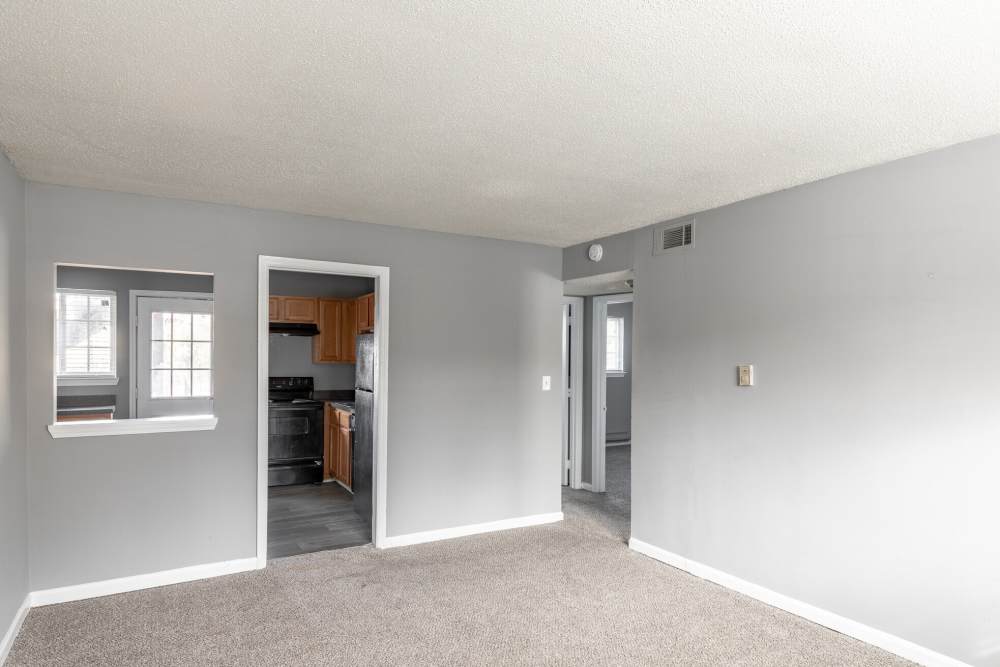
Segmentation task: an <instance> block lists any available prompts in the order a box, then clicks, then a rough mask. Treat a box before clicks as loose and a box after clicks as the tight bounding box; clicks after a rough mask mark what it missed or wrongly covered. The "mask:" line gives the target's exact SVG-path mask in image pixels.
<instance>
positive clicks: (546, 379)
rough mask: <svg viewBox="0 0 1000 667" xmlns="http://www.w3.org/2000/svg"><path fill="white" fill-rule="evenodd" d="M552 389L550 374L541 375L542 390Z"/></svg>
mask: <svg viewBox="0 0 1000 667" xmlns="http://www.w3.org/2000/svg"><path fill="white" fill-rule="evenodd" d="M551 389H552V376H551V375H543V376H542V391H549V390H551Z"/></svg>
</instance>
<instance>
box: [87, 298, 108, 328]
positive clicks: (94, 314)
mask: <svg viewBox="0 0 1000 667" xmlns="http://www.w3.org/2000/svg"><path fill="white" fill-rule="evenodd" d="M88 319H90V320H96V321H98V322H110V321H111V298H110V297H107V296H92V297H90V315H89V317H88Z"/></svg>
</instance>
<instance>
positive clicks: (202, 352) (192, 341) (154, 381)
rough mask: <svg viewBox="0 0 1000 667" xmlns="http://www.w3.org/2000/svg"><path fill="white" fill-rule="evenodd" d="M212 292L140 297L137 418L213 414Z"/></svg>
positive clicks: (138, 303) (137, 334)
mask: <svg viewBox="0 0 1000 667" xmlns="http://www.w3.org/2000/svg"><path fill="white" fill-rule="evenodd" d="M214 305H215V301H214V299H213V297H212V295H210V294H209V295H191V296H185V297H183V298H180V297H158V296H139V297H137V298H136V317H137V322H136V351H135V360H136V368H135V371H136V377H135V380H134V382H135V388H136V399H135V414H134V415H133V416H135V417H138V418H143V417H164V416H173V415H203V414H212V393H213V392H212V388H213V378H212V344H213V340H214V332H215V326H214V324H215V323H214V318H213V309H214Z"/></svg>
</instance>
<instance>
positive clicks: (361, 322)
mask: <svg viewBox="0 0 1000 667" xmlns="http://www.w3.org/2000/svg"><path fill="white" fill-rule="evenodd" d="M357 308H358V313H357V322H358V333H371V332H372V331H374V330H375V295H374V294H365V295H364V296H359V297H358V300H357Z"/></svg>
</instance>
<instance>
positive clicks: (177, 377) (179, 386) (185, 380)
mask: <svg viewBox="0 0 1000 667" xmlns="http://www.w3.org/2000/svg"><path fill="white" fill-rule="evenodd" d="M172 372H173V380H174V387H173V391H171V392H170V395H171V396H173V397H174V398H181V397H184V396H190V395H191V371H172Z"/></svg>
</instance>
